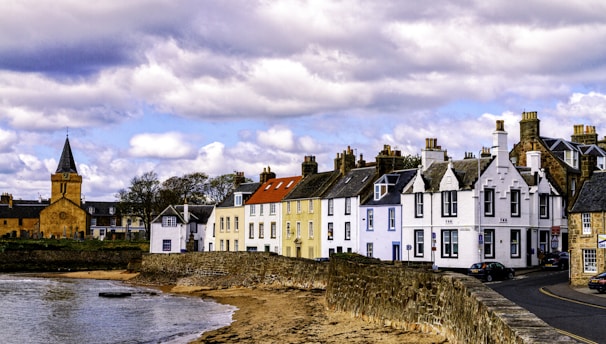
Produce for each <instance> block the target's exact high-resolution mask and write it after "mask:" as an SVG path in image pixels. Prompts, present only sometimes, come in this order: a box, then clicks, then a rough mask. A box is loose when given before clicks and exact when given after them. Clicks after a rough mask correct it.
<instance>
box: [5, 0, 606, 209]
mask: <svg viewBox="0 0 606 344" xmlns="http://www.w3.org/2000/svg"><path fill="white" fill-rule="evenodd" d="M422 3H423V4H422ZM605 13H606V2H604V1H603V0H593V1H588V0H578V1H571V0H569V1H548V0H544V1H535V0H526V1H524V2H523V4H521V3H519V2H512V1H508V0H506V1H481V0H478V1H437V2H436V1H430V2H421V1H400V0H396V1H387V0H383V1H354V0H351V1H326V0H319V1H303V0H301V1H288V0H281V1H266V0H259V1H253V0H242V1H238V0H233V1H232V0H217V1H200V0H195V1H194V0H192V1H187V0H183V1H173V0H166V1H163V0H129V1H123V0H116V1H111V0H108V1H100V2H90V1H78V0H55V1H52V2H50V1H49V2H40V1H38V0H2V1H0V161H1V163H0V191H1V192H9V193H12V194H13V196H14V197H15V198H16V199H36V198H38V197H39V196H41V197H43V198H48V197H49V196H50V174H51V173H54V171H55V170H56V168H57V163H58V160H59V156H60V154H61V150H62V148H63V143H64V141H65V137H66V134H67V133H68V130H69V140H70V143H71V146H72V149H73V153H74V156H75V159H76V163H77V165H78V172H79V173H80V174H81V175H82V176H83V178H84V184H83V193H84V196H85V198H86V199H87V200H114V199H115V197H114V195H115V193H116V192H117V191H118V190H119V189H121V188H124V187H127V186H128V185H129V181H130V179H131V178H132V177H134V176H138V175H141V174H142V173H144V172H147V171H150V170H154V171H156V172H157V173H158V175H159V177H160V179H161V180H164V179H166V178H168V177H170V176H175V175H178V176H181V175H183V174H186V173H190V172H206V173H207V174H208V175H210V176H211V177H212V176H217V175H221V174H225V173H232V172H233V171H243V172H245V174H246V176H248V177H250V178H252V179H253V180H255V181H256V180H258V175H259V173H260V172H261V171H262V170H263V168H264V167H266V166H270V167H271V170H272V171H273V172H275V173H276V174H277V175H278V177H286V176H292V175H299V174H300V169H301V167H300V166H301V162H302V161H303V157H304V156H305V155H315V156H316V160H317V161H318V162H319V164H320V170H324V171H325V170H329V169H332V164H333V162H332V160H333V158H334V157H335V156H336V154H337V153H338V152H342V151H343V150H345V149H346V148H347V146H350V147H351V148H352V149H355V151H356V153H357V155H359V154H363V155H364V158H365V159H366V160H367V161H372V160H374V157H375V156H376V154H377V153H378V152H379V151H380V150H381V149H382V147H383V145H384V144H389V145H391V146H392V147H394V148H396V149H399V150H401V151H402V152H403V154H418V153H420V151H421V148H423V147H424V146H425V138H428V137H435V138H437V139H438V144H440V145H441V146H442V147H443V148H446V149H447V150H448V152H449V154H450V155H451V156H452V157H453V158H454V159H461V158H462V157H463V155H464V153H465V152H475V153H476V154H477V152H478V151H479V150H480V148H481V147H482V146H490V145H491V144H492V139H491V134H492V131H493V130H494V128H495V121H496V120H497V119H503V120H505V129H506V130H507V131H508V132H509V144H510V146H512V145H513V143H514V142H516V140H517V139H518V137H519V126H518V122H519V120H520V118H521V113H522V112H523V111H538V113H539V118H540V120H541V134H542V135H544V136H552V137H564V138H570V135H571V134H572V128H573V125H574V124H588V125H589V124H591V125H595V126H596V128H597V130H598V134H599V135H600V138H602V137H604V135H606V86H605V85H606V84H605V81H606V44H605V42H606V16H605V15H604V14H605ZM68 128H69V129H68Z"/></svg>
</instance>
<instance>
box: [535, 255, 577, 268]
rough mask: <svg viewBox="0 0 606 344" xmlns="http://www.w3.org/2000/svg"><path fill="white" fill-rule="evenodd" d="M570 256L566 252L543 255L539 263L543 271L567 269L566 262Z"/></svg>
mask: <svg viewBox="0 0 606 344" xmlns="http://www.w3.org/2000/svg"><path fill="white" fill-rule="evenodd" d="M569 260H570V256H569V255H568V252H550V253H547V254H546V255H545V257H544V258H543V261H542V262H541V267H542V268H543V269H558V270H564V269H568V261H569Z"/></svg>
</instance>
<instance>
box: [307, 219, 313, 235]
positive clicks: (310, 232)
mask: <svg viewBox="0 0 606 344" xmlns="http://www.w3.org/2000/svg"><path fill="white" fill-rule="evenodd" d="M307 234H308V236H309V238H310V239H313V237H314V223H313V221H309V224H308V233H307Z"/></svg>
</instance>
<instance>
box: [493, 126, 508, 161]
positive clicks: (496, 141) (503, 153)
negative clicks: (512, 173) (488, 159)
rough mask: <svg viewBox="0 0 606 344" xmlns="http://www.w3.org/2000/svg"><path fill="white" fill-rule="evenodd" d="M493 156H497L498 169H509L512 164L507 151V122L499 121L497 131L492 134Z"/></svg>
mask: <svg viewBox="0 0 606 344" xmlns="http://www.w3.org/2000/svg"><path fill="white" fill-rule="evenodd" d="M492 146H493V147H494V150H493V154H492V155H494V156H496V160H497V167H507V166H509V164H510V161H509V151H508V150H507V132H506V131H505V122H504V121H503V120H497V127H496V130H495V131H494V132H493V133H492Z"/></svg>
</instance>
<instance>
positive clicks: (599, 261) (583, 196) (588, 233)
mask: <svg viewBox="0 0 606 344" xmlns="http://www.w3.org/2000/svg"><path fill="white" fill-rule="evenodd" d="M605 213H606V172H604V171H599V172H595V173H593V174H592V176H591V177H590V178H589V179H588V180H587V181H586V182H585V183H584V184H583V186H582V187H581V190H580V191H579V195H578V197H577V199H576V201H575V203H574V205H573V207H572V209H571V210H570V214H569V217H568V224H569V230H570V234H569V235H570V237H569V238H570V282H571V284H572V285H573V286H583V285H585V286H586V285H587V281H588V279H589V277H591V276H593V275H596V274H597V273H600V272H602V271H604V270H606V255H605V252H604V251H605V249H606V225H605V220H606V217H605Z"/></svg>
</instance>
